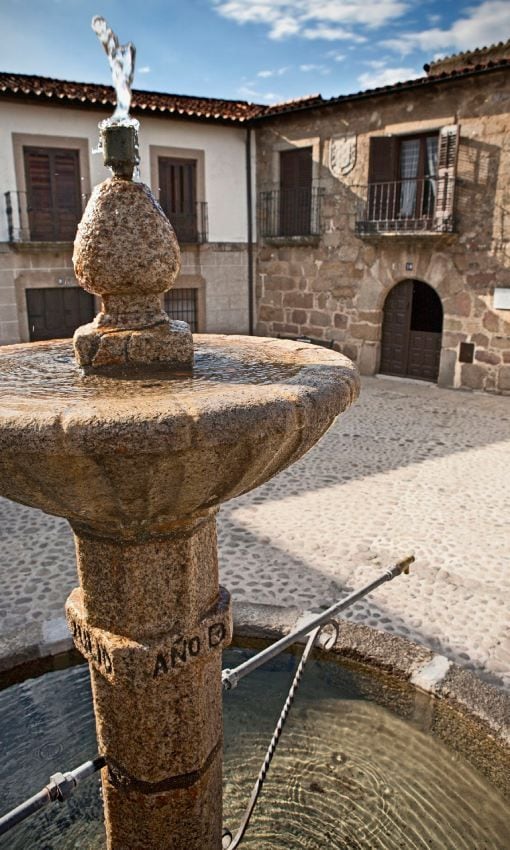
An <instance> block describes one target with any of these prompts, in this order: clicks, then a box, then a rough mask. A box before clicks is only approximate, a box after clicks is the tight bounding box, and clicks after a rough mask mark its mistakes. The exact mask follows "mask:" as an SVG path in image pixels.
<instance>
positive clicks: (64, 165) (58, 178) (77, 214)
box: [23, 148, 81, 242]
mask: <svg viewBox="0 0 510 850" xmlns="http://www.w3.org/2000/svg"><path fill="white" fill-rule="evenodd" d="M23 151H24V159H25V177H26V186H27V213H28V222H29V229H30V239H31V240H32V241H37V242H39V241H40V242H53V241H55V242H72V241H73V240H74V237H75V236H76V228H77V226H78V222H79V220H80V218H81V190H80V162H79V155H78V151H77V150H60V149H58V148H24V149H23Z"/></svg>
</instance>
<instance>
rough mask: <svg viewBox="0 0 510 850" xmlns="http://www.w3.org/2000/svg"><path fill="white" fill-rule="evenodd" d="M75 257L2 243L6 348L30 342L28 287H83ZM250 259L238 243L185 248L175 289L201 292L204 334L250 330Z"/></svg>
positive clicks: (0, 337) (62, 247)
mask: <svg viewBox="0 0 510 850" xmlns="http://www.w3.org/2000/svg"><path fill="white" fill-rule="evenodd" d="M71 258H72V245H71V244H70V243H30V242H24V243H17V244H15V245H10V244H8V243H5V242H4V243H0V345H8V344H10V343H17V342H27V341H28V340H29V328H28V316H27V306H26V294H25V292H26V290H27V289H33V288H43V287H56V286H76V285H77V282H76V278H75V276H74V270H73V265H72V259H71ZM247 258H248V251H247V246H246V244H243V243H238V242H233V243H230V242H225V243H206V244H203V245H186V246H184V247H182V267H181V274H180V275H179V277H178V278H177V281H176V284H175V286H176V288H180V287H183V288H188V287H189V288H196V289H197V290H198V298H197V307H198V329H199V331H200V332H204V331H206V332H210V333H247V332H248V283H247V277H248V271H247V269H248V259H247ZM99 307H100V303H99V301H98V302H97V309H99Z"/></svg>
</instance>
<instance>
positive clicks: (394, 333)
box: [380, 280, 443, 381]
mask: <svg viewBox="0 0 510 850" xmlns="http://www.w3.org/2000/svg"><path fill="white" fill-rule="evenodd" d="M442 331H443V306H442V304H441V299H440V298H439V296H438V294H437V293H436V292H435V291H434V290H433V289H432V287H431V286H429V285H428V284H427V283H423V281H421V280H403V281H402V282H401V283H397V285H396V286H394V287H393V289H392V290H390V292H389V293H388V296H387V298H386V301H385V304H384V318H383V328H382V344H381V367H380V371H381V372H382V373H384V374H386V375H402V376H407V377H409V378H421V379H422V380H424V381H436V380H437V376H438V374H439V357H440V354H441V334H442Z"/></svg>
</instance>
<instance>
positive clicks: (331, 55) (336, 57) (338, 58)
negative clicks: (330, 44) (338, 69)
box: [326, 50, 345, 62]
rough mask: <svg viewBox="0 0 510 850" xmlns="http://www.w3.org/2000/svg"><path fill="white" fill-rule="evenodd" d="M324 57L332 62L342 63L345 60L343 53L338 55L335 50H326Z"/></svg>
mask: <svg viewBox="0 0 510 850" xmlns="http://www.w3.org/2000/svg"><path fill="white" fill-rule="evenodd" d="M326 56H327V57H328V59H333V61H334V62H343V61H344V59H345V53H339V52H338V51H337V50H328V52H327V53H326Z"/></svg>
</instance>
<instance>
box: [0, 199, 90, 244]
mask: <svg viewBox="0 0 510 850" xmlns="http://www.w3.org/2000/svg"><path fill="white" fill-rule="evenodd" d="M4 198H5V212H6V217H7V238H8V241H9V242H10V243H22V242H51V243H53V242H73V240H74V237H75V236H76V228H77V226H78V222H79V220H80V218H81V216H82V213H83V210H84V209H85V206H86V204H87V201H88V199H89V196H88V195H80V196H79V206H78V207H76V206H73V207H64V206H60V207H36V206H35V205H34V204H33V203H31V202H30V200H29V198H28V195H27V192H20V191H18V190H15V191H10V192H5V193H4Z"/></svg>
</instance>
